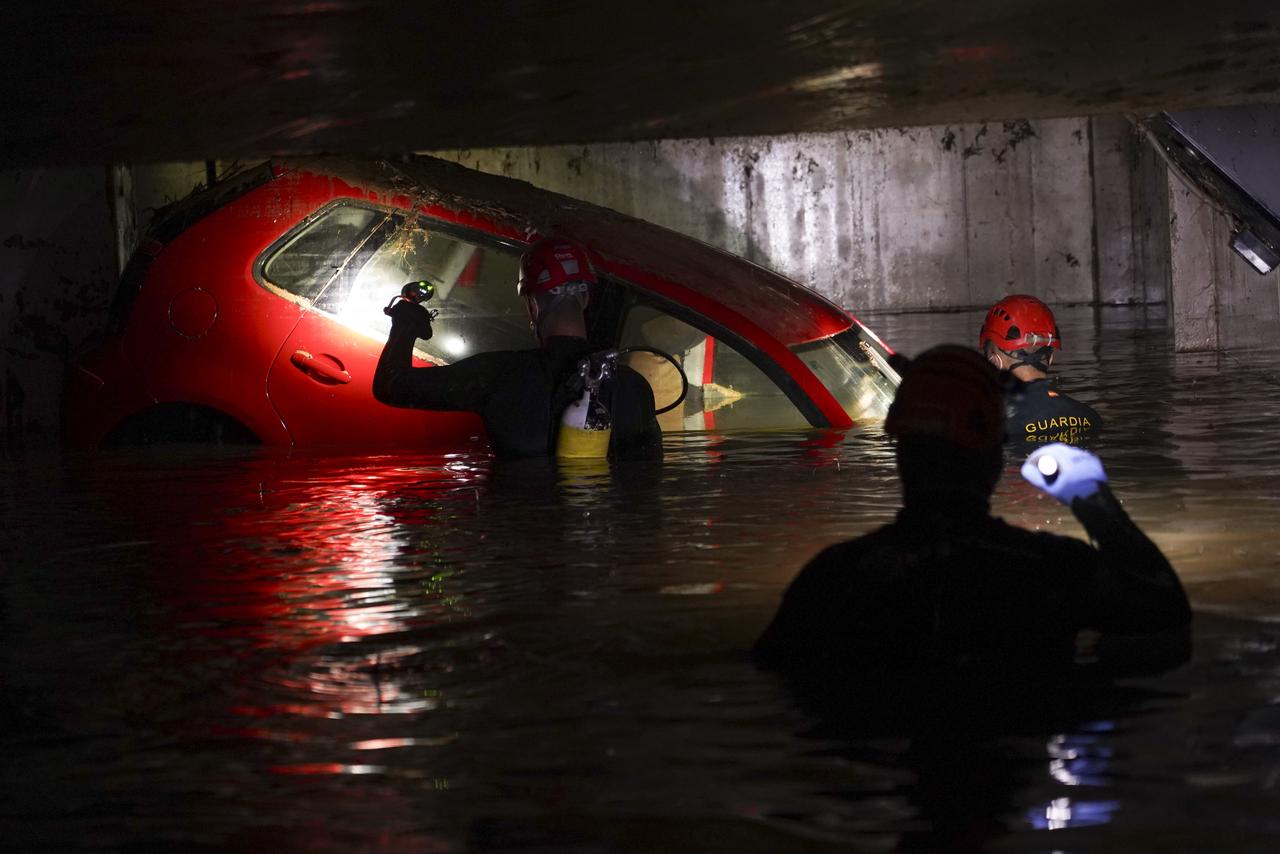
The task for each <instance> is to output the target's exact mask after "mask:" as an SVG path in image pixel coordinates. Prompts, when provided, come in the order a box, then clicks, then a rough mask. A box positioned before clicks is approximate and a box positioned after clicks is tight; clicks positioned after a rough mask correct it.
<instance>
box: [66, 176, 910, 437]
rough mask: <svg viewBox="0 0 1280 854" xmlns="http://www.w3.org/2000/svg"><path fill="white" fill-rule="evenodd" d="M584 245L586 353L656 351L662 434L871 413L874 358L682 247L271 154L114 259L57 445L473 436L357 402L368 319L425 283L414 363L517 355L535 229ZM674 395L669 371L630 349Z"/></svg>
mask: <svg viewBox="0 0 1280 854" xmlns="http://www.w3.org/2000/svg"><path fill="white" fill-rule="evenodd" d="M551 234H554V235H558V236H563V237H567V238H570V239H573V240H576V241H578V242H580V243H582V244H584V245H586V246H587V247H588V248H589V249H590V251H591V252H592V254H593V257H594V259H595V261H596V264H597V268H598V269H597V272H598V273H599V275H600V278H601V282H602V284H601V285H600V286H599V289H598V291H597V292H596V293H594V294H593V296H592V301H591V306H590V309H589V322H590V325H591V337H592V339H593V343H595V344H597V345H598V346H599V347H600V348H601V349H605V348H612V347H624V346H633V345H645V346H649V347H654V348H657V349H660V350H662V351H664V352H667V353H670V354H672V355H673V356H674V357H675V359H676V361H677V362H679V363H680V364H681V366H682V369H683V371H684V373H685V374H686V376H687V377H688V381H689V384H690V389H689V394H688V395H687V397H686V398H685V400H684V401H683V402H682V403H681V404H680V405H679V406H678V407H676V408H675V409H673V410H672V411H670V412H668V413H666V414H665V415H663V416H662V418H661V422H662V426H663V428H664V431H668V432H670V431H680V430H717V431H724V430H734V429H770V428H801V427H832V428H844V427H849V426H851V425H852V424H853V423H855V422H857V421H863V420H870V419H879V418H882V417H883V416H884V413H885V411H886V409H887V406H888V403H889V400H890V399H891V398H892V395H893V389H894V386H895V385H896V382H897V375H896V374H895V373H894V371H893V370H892V368H890V366H889V364H888V356H889V355H890V351H889V350H888V349H887V348H886V347H885V346H884V345H883V344H882V343H881V342H880V341H879V339H877V338H876V337H875V335H873V334H872V333H870V332H869V331H868V330H867V329H866V328H865V327H863V326H862V325H861V324H860V323H859V322H858V321H856V320H855V319H854V318H853V317H852V316H851V315H849V314H848V313H847V312H845V311H844V310H842V309H841V308H840V307H838V306H836V305H834V304H832V303H831V302H829V301H827V300H826V299H824V298H822V297H820V296H819V295H817V294H816V293H814V292H812V291H810V290H808V289H807V288H804V287H802V286H800V285H798V284H796V283H794V282H792V281H790V280H788V279H786V278H784V277H782V276H779V275H777V274H775V273H771V272H769V271H767V270H764V269H762V268H760V267H758V266H756V265H754V264H751V263H749V262H747V261H745V260H743V259H741V258H738V257H735V256H733V255H730V254H728V253H725V252H722V251H720V250H717V249H714V248H712V247H710V246H707V245H705V244H703V243H700V242H698V241H696V240H692V239H690V238H687V237H683V236H681V235H678V234H676V233H674V232H671V231H668V230H666V229H663V228H660V227H658V226H655V225H652V224H650V223H646V222H643V221H641V220H637V219H634V218H632V217H628V216H624V215H622V214H619V213H617V212H614V211H611V210H607V209H604V208H600V207H597V206H594V205H590V204H587V203H585V202H580V201H576V200H573V199H570V198H567V197H565V196H561V195H557V194H555V193H550V192H546V191H542V190H538V189H536V188H534V187H532V186H530V185H529V184H527V183H524V182H520V181H515V180H512V179H509V178H502V177H498V176H493V175H487V174H484V173H480V172H476V171H473V170H470V169H466V168H463V167H461V166H458V165H456V164H452V163H448V162H446V161H442V160H437V159H434V158H418V159H415V160H412V161H410V162H403V163H402V162H391V161H385V160H352V159H349V158H338V157H318V158H313V159H307V160H300V161H297V162H277V161H272V162H269V163H265V164H262V165H260V166H258V167H255V168H253V169H251V170H248V171H245V172H242V173H240V174H239V175H236V176H234V177H232V178H229V179H227V180H224V181H222V182H219V183H218V184H216V185H214V186H213V187H211V188H209V189H205V190H203V191H200V192H198V193H195V194H193V195H192V196H190V197H188V198H187V199H185V200H183V201H181V202H178V203H175V204H173V205H171V206H169V207H168V208H166V209H164V210H162V211H161V212H160V213H159V214H157V216H156V218H155V220H154V222H153V224H152V226H151V228H150V230H149V233H148V234H147V236H146V237H145V238H144V240H143V241H142V242H141V245H140V247H139V249H138V250H137V252H136V253H135V254H134V256H133V258H132V260H131V261H130V263H129V264H128V266H127V267H126V269H125V273H124V276H123V278H122V282H121V285H120V288H119V291H118V293H117V296H116V298H115V302H114V305H113V306H112V310H111V316H110V322H109V326H108V330H107V336H106V339H105V341H104V343H102V344H101V345H99V346H97V347H96V348H95V349H93V350H92V351H91V352H89V353H88V354H86V355H84V356H83V357H82V358H80V359H79V360H78V361H77V362H76V364H75V365H74V368H73V370H72V377H71V380H70V382H69V384H68V388H67V393H66V398H65V407H64V415H65V420H64V427H65V435H66V438H67V440H68V442H69V443H70V444H72V445H73V446H78V447H98V446H102V445H116V444H131V443H148V442H155V441H164V440H173V441H193V440H196V441H200V440H221V441H245V442H261V443H265V444H268V445H282V446H321V445H341V446H377V445H400V446H413V447H419V448H462V447H472V446H477V445H482V443H483V442H484V441H485V438H484V430H483V427H482V426H481V423H480V420H479V418H478V417H477V416H474V415H472V414H469V413H462V412H425V411H420V410H407V409H396V408H392V407H388V406H385V405H383V404H380V403H378V402H377V401H376V400H374V398H373V393H372V390H371V381H372V378H373V372H374V366H375V364H376V363H377V359H378V355H379V353H380V352H381V349H382V345H383V343H384V341H385V340H386V335H387V331H388V324H389V322H390V321H389V319H388V318H387V317H386V316H385V315H384V314H383V311H382V309H383V307H384V306H385V305H386V304H387V303H388V302H389V301H390V299H391V298H392V297H394V296H395V295H396V294H397V293H399V290H400V286H401V285H402V284H403V283H405V282H409V281H415V280H428V281H431V282H432V283H434V284H435V291H436V298H435V300H434V301H433V302H432V304H431V305H432V307H433V308H437V309H439V310H440V314H439V317H438V318H437V320H436V322H435V335H434V336H433V337H432V338H431V340H430V341H426V342H419V344H418V347H419V349H418V350H417V351H416V354H415V356H416V359H417V360H418V361H419V363H420V364H422V365H430V364H447V363H449V362H451V361H454V360H457V359H461V358H464V357H466V356H468V355H470V354H472V353H477V352H481V351H486V350H500V349H520V348H527V347H532V346H534V339H533V336H532V334H531V332H530V330H529V326H528V320H527V317H526V315H525V308H524V305H523V302H522V300H521V299H520V298H519V297H518V296H517V295H516V288H515V282H516V272H517V264H518V259H519V256H520V253H521V252H522V251H523V249H524V248H525V247H526V246H527V245H528V244H529V243H530V242H532V240H534V239H536V237H538V236H541V235H551ZM629 358H630V359H631V362H630V363H631V365H632V366H633V367H635V368H636V369H637V370H640V371H641V372H642V373H644V374H645V375H646V376H647V377H648V379H649V381H650V384H651V385H652V386H653V388H654V395H655V398H656V402H657V405H658V406H659V407H662V406H664V405H666V404H667V403H670V402H673V401H674V400H675V399H676V397H677V396H678V395H679V392H680V378H679V374H678V373H677V372H676V371H675V370H674V368H672V367H671V366H670V364H669V363H668V362H667V361H665V360H663V359H660V358H658V357H653V356H649V355H648V354H645V353H634V354H631V356H630V357H629Z"/></svg>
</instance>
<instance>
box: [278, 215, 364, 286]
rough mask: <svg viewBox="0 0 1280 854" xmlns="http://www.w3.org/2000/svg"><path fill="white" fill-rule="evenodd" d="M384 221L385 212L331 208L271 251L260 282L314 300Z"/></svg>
mask: <svg viewBox="0 0 1280 854" xmlns="http://www.w3.org/2000/svg"><path fill="white" fill-rule="evenodd" d="M386 219H387V214H386V213H385V212H383V211H378V210H374V209H372V208H366V207H359V206H356V205H349V204H339V205H334V206H333V207H330V208H328V209H327V210H325V211H323V212H321V213H320V215H319V216H317V217H316V218H315V219H313V220H311V221H310V222H308V223H307V224H306V225H304V226H303V227H302V228H301V229H299V230H298V231H297V232H295V233H294V234H293V235H292V236H291V237H289V238H288V239H287V240H286V241H285V242H284V244H283V245H281V246H279V247H277V248H275V250H274V251H273V252H272V253H271V255H270V256H268V257H267V259H266V261H265V262H264V263H263V265H262V278H263V279H264V280H266V281H267V282H268V283H269V284H271V285H274V286H275V287H277V288H279V289H281V290H284V291H287V292H288V293H290V294H293V295H294V296H298V297H302V298H303V299H305V300H308V301H311V300H314V299H315V298H316V297H317V296H318V295H319V294H320V293H321V292H322V291H323V290H324V289H325V288H326V287H327V286H328V284H329V282H330V280H332V279H333V277H334V276H335V275H338V274H339V272H340V271H341V270H342V269H343V266H344V265H345V264H346V261H347V258H348V257H350V255H351V253H352V252H353V251H356V249H357V247H360V246H361V245H362V244H364V243H367V241H368V239H369V237H370V235H371V234H372V233H373V232H374V230H375V229H377V227H378V226H379V224H381V223H383V222H384V221H385V220H386Z"/></svg>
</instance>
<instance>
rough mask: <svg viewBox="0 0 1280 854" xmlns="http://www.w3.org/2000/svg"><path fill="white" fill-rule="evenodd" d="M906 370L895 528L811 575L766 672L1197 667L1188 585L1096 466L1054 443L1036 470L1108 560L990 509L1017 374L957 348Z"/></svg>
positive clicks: (792, 592) (892, 418)
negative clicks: (1008, 393)
mask: <svg viewBox="0 0 1280 854" xmlns="http://www.w3.org/2000/svg"><path fill="white" fill-rule="evenodd" d="M905 370H906V373H905V375H904V376H903V379H902V384H901V385H900V387H899V388H898V391H897V393H896V395H895V397H894V401H893V403H892V405H891V406H890V408H889V413H888V416H887V418H886V421H885V430H886V431H887V432H888V433H889V434H890V435H891V436H893V437H894V438H895V439H896V447H895V456H896V459H897V465H898V472H899V476H900V478H901V481H902V508H901V509H900V510H899V512H898V515H897V518H896V520H895V521H894V522H892V523H891V524H888V525H886V526H884V527H882V528H880V529H878V530H876V531H874V532H872V533H869V534H866V535H864V536H862V537H859V538H857V539H854V540H850V541H848V542H844V543H839V544H836V545H833V546H831V547H829V548H827V549H826V550H825V551H823V552H822V553H820V554H819V555H818V556H817V557H815V558H814V559H813V560H811V561H810V562H809V563H808V564H807V565H806V566H805V567H804V568H803V570H801V572H800V573H799V574H798V575H797V576H796V578H795V579H794V580H793V581H792V582H791V585H790V587H789V588H788V589H787V591H786V593H785V595H784V597H783V600H782V604H781V606H780V608H779V610H778V612H777V614H776V615H775V617H774V619H773V621H772V623H771V624H770V625H769V626H768V628H767V629H766V630H765V632H764V634H763V635H762V636H761V637H760V639H759V640H758V641H757V643H756V645H755V648H754V654H755V656H756V659H757V661H758V662H759V663H761V664H762V665H764V666H767V667H772V668H775V669H780V670H785V671H788V672H790V673H792V674H795V675H798V676H803V675H805V674H806V673H809V672H811V671H816V672H817V673H819V674H829V673H830V672H831V669H832V668H833V667H834V668H836V669H837V670H843V671H845V672H849V671H850V670H853V669H856V670H858V671H859V672H862V673H866V672H868V671H872V672H882V673H887V674H896V675H900V674H903V673H920V672H955V670H956V668H958V667H959V668H965V667H969V668H971V669H974V668H979V667H981V668H984V669H983V671H982V672H991V668H994V670H995V671H999V672H1014V673H1017V672H1024V673H1025V672H1028V669H1031V670H1033V671H1035V672H1036V673H1039V674H1045V673H1057V672H1074V673H1081V672H1089V673H1101V674H1106V675H1118V674H1122V673H1144V672H1154V671H1158V670H1162V669H1165V668H1167V667H1171V666H1174V665H1176V664H1181V663H1182V662H1183V661H1185V660H1186V658H1187V656H1188V654H1189V645H1190V644H1189V641H1190V620H1191V610H1190V606H1189V605H1188V602H1187V597H1186V594H1185V592H1184V591H1183V588H1182V584H1181V583H1180V581H1179V580H1178V576H1177V575H1176V574H1175V573H1174V571H1173V569H1172V567H1171V566H1170V565H1169V562H1168V561H1167V560H1166V559H1165V557H1164V555H1162V554H1161V553H1160V550H1159V549H1158V548H1157V547H1156V545H1155V544H1154V543H1152V542H1151V540H1150V539H1148V538H1147V537H1146V535H1144V534H1143V533H1142V532H1141V531H1140V530H1139V529H1138V527H1137V526H1136V525H1134V523H1133V522H1132V521H1131V520H1130V518H1129V516H1128V515H1127V514H1126V513H1125V511H1124V509H1123V508H1122V507H1121V506H1120V502H1119V501H1118V500H1117V499H1116V498H1115V497H1114V495H1112V493H1111V491H1110V489H1109V488H1108V487H1107V483H1106V474H1105V472H1104V471H1103V469H1102V465H1101V463H1100V462H1098V459H1097V457H1096V456H1094V455H1093V454H1091V453H1089V452H1088V451H1085V450H1083V449H1080V448H1073V447H1071V446H1069V445H1064V444H1053V445H1049V446H1046V447H1043V448H1040V449H1038V450H1037V451H1036V453H1035V454H1033V455H1032V456H1031V457H1029V458H1028V459H1027V461H1026V462H1025V463H1024V466H1023V475H1024V477H1026V478H1027V479H1028V480H1030V481H1031V482H1032V483H1033V484H1034V485H1036V486H1038V487H1039V488H1041V489H1043V490H1044V491H1046V492H1048V493H1049V494H1051V495H1053V496H1054V497H1055V498H1057V499H1058V500H1060V501H1062V502H1063V503H1064V504H1066V505H1067V506H1068V507H1070V508H1071V510H1072V512H1073V513H1074V514H1075V516H1076V518H1077V519H1079V520H1080V522H1081V523H1082V524H1083V525H1084V528H1085V530H1086V531H1087V532H1088V534H1089V536H1090V537H1091V538H1092V539H1093V541H1094V542H1096V543H1097V547H1096V548H1095V547H1093V546H1091V545H1089V544H1088V543H1085V542H1082V541H1080V540H1078V539H1074V538H1070V537H1064V536H1058V535H1055V534H1049V533H1037V532H1032V531H1028V530H1024V529H1022V528H1016V527H1013V526H1011V525H1009V524H1007V523H1005V522H1004V521H1003V520H1001V519H999V518H996V517H993V516H992V515H991V512H990V499H991V493H992V491H993V490H994V488H995V486H996V483H997V482H998V480H999V479H1000V474H1001V470H1002V468H1003V465H1004V463H1003V442H1004V436H1005V409H1004V405H1005V389H1006V388H1007V386H1008V385H1009V384H1010V383H1009V381H1008V378H1007V375H1004V374H1001V373H1000V372H997V371H996V370H995V369H994V368H993V367H992V366H991V364H990V363H988V362H987V361H986V360H984V359H983V358H982V357H981V356H980V355H979V354H977V353H976V352H974V351H973V350H970V349H968V348H965V347H960V346H957V345H944V346H941V347H936V348H934V349H931V350H929V351H927V352H926V353H924V354H922V355H921V356H920V357H919V358H917V359H916V360H914V361H913V362H908V363H907V364H906V366H905ZM824 684H829V678H828V677H826V676H825V675H824Z"/></svg>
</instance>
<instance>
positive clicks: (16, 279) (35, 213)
mask: <svg viewBox="0 0 1280 854" xmlns="http://www.w3.org/2000/svg"><path fill="white" fill-rule="evenodd" d="M205 179H206V169H205V164H204V163H168V164H157V165H153V166H143V167H138V168H130V167H126V166H113V167H95V168H82V169H29V170H20V171H8V172H0V330H2V333H0V341H2V342H3V346H2V347H0V412H3V413H4V419H3V422H4V425H5V428H4V435H3V436H2V437H0V439H3V440H4V441H3V444H5V445H6V446H13V445H16V444H18V443H19V442H23V441H25V442H27V443H42V444H43V443H48V444H52V443H54V442H56V441H57V437H58V431H59V426H60V419H61V393H62V387H63V384H64V379H65V374H66V369H67V364H68V362H69V360H70V359H71V358H73V357H74V356H76V355H77V354H78V353H79V352H81V351H82V350H84V349H85V348H86V347H89V346H91V345H92V344H93V343H94V341H95V340H96V339H97V337H98V336H99V335H100V333H101V332H102V330H103V329H104V327H105V324H106V317H107V308H108V306H109V305H110V301H111V297H112V295H113V294H114V293H115V287H116V285H117V284H118V282H119V273H120V269H121V267H122V266H123V262H124V260H127V258H128V256H129V254H130V253H131V252H132V251H133V247H134V245H135V244H136V241H137V234H138V231H139V230H140V229H141V228H144V227H145V226H146V223H147V222H148V221H149V220H150V218H151V215H152V213H154V211H155V210H156V209H157V208H159V207H161V206H163V205H164V204H167V203H168V202H170V201H173V200H174V199H177V198H181V197H182V196H185V195H186V194H187V193H189V192H191V190H192V189H193V188H194V187H195V186H196V185H197V184H199V183H201V182H203V181H204V180H205Z"/></svg>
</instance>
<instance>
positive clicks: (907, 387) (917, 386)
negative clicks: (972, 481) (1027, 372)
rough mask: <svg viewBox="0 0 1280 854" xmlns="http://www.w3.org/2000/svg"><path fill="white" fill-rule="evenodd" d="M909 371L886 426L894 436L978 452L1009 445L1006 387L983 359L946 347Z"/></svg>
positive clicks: (926, 354) (935, 350)
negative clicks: (1005, 443)
mask: <svg viewBox="0 0 1280 854" xmlns="http://www.w3.org/2000/svg"><path fill="white" fill-rule="evenodd" d="M904 370H905V373H904V374H903V375H902V383H901V385H899V386H898V392H897V394H895V395H894V398H893V404H892V405H891V406H890V407H889V414H888V416H887V417H886V418H885V422H884V429H885V432H887V433H889V435H891V436H897V437H899V438H902V437H921V438H931V439H941V440H943V441H945V442H949V443H951V444H953V445H956V446H957V447H960V448H966V449H969V450H975V451H979V450H986V449H988V448H993V447H995V446H996V445H999V444H1000V443H1001V442H1003V441H1004V438H1005V428H1004V424H1005V404H1004V400H1005V397H1004V396H1005V386H1004V384H1003V382H1002V381H1001V374H1000V372H998V371H997V370H996V369H995V368H994V367H993V366H992V365H991V363H990V362H988V361H987V360H986V359H985V358H983V357H982V356H981V355H979V354H978V353H975V352H974V351H973V350H970V349H969V348H968V347H961V346H960V345H958V344H943V345H941V346H938V347H934V348H932V349H930V350H927V351H925V352H924V353H921V354H920V355H919V356H917V357H916V358H915V359H912V360H911V361H910V362H909V363H908V364H907V365H906V366H905V368H904Z"/></svg>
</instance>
